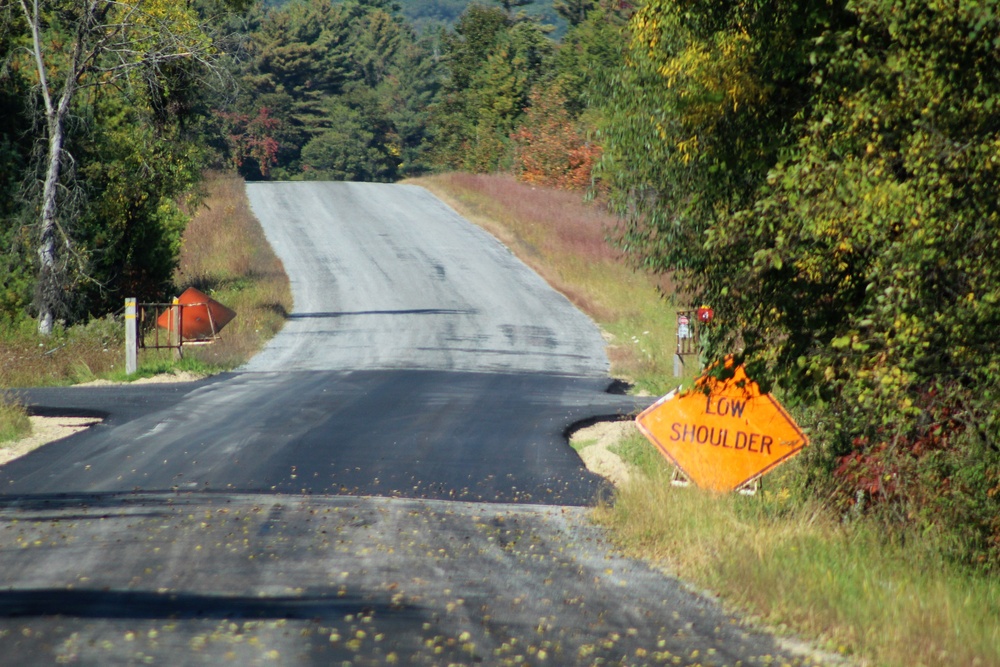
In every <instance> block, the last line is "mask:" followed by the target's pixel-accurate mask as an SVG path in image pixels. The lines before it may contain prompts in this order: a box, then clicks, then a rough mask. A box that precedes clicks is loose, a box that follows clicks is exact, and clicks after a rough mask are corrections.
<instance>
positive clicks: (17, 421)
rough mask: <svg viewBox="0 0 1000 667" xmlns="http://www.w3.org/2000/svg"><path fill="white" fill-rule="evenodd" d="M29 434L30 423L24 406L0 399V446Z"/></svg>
mask: <svg viewBox="0 0 1000 667" xmlns="http://www.w3.org/2000/svg"><path fill="white" fill-rule="evenodd" d="M30 434H31V421H30V420H29V419H28V413H27V411H25V409H24V406H23V405H21V404H20V403H18V402H17V401H14V400H10V399H7V398H2V397H0V445H2V444H3V443H7V442H11V441H13V440H17V439H19V438H23V437H25V436H27V435H30Z"/></svg>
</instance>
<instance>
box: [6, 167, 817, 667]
mask: <svg viewBox="0 0 1000 667" xmlns="http://www.w3.org/2000/svg"><path fill="white" fill-rule="evenodd" d="M248 193H249V195H250V199H251V202H252V205H253V207H254V210H255V212H256V213H257V215H258V217H260V219H261V222H262V224H263V225H264V227H265V230H266V232H267V235H268V239H269V240H270V241H271V243H272V244H273V245H274V247H275V249H276V250H277V251H278V253H279V256H281V258H282V260H283V261H284V262H285V265H286V269H287V271H288V273H289V276H290V277H291V279H292V286H293V292H294V297H295V307H294V309H293V312H292V313H290V314H289V320H288V325H287V326H286V328H285V330H284V331H283V332H282V333H281V334H280V335H279V336H278V337H277V338H275V339H274V341H273V343H272V344H271V345H270V346H269V347H268V348H267V349H266V350H265V351H264V352H263V353H262V354H261V355H259V356H258V357H256V358H255V359H254V360H253V361H252V362H251V363H250V364H248V366H247V367H246V368H244V369H241V370H240V372H237V373H233V374H229V375H226V376H223V377H219V378H214V379H212V380H210V381H206V382H201V383H193V384H189V385H183V386H173V387H152V386H148V387H142V388H140V387H129V388H120V387H110V388H91V389H79V388H78V389H72V388H71V389H45V390H41V389H40V390H32V391H30V392H27V393H26V396H27V398H28V399H29V400H30V401H31V402H32V403H33V404H34V405H36V406H39V409H40V410H45V411H48V412H49V413H50V414H54V413H55V414H57V413H60V412H76V411H83V412H87V413H90V414H94V413H100V414H107V415H108V419H107V421H106V422H105V424H104V425H101V426H98V427H95V428H93V429H91V430H90V431H89V432H87V433H85V434H81V435H78V436H74V437H72V438H69V439H67V440H64V441H62V442H59V443H54V444H52V445H50V446H48V447H45V448H43V449H42V450H39V451H37V452H35V453H33V454H32V455H30V456H28V457H25V458H24V459H22V460H19V461H15V462H13V463H11V464H9V465H7V466H4V467H3V468H0V564H2V565H3V567H2V568H0V655H2V656H4V657H3V658H0V662H4V661H6V663H7V664H33V663H34V664H51V663H55V662H60V663H73V662H74V661H75V662H76V663H78V664H94V665H103V664H213V665H216V664H219V663H228V662H233V663H242V664H295V665H298V664H306V665H311V664H316V665H327V664H333V663H334V662H336V663H338V664H339V663H341V662H344V661H348V662H350V663H351V664H430V665H437V664H441V665H444V664H560V665H561V664H581V665H590V664H619V663H622V664H633V663H634V664H647V663H650V664H655V663H658V662H659V663H664V662H666V663H668V664H690V665H694V664H702V665H722V664H729V665H733V664H736V663H737V661H740V660H741V661H742V664H746V665H749V664H770V661H771V660H773V659H782V660H786V659H787V661H788V662H801V661H798V660H796V659H794V658H788V657H786V656H785V655H784V654H783V652H782V651H781V650H779V649H778V648H777V647H776V646H775V644H774V641H773V640H772V639H771V638H769V637H767V636H765V635H761V634H757V633H753V632H748V631H746V630H745V629H743V628H742V627H740V625H739V623H738V621H737V620H736V619H734V618H732V617H730V616H727V615H726V614H724V613H722V612H721V611H720V610H719V609H718V608H717V607H716V606H715V605H714V604H713V603H711V602H709V601H706V600H705V599H703V598H701V597H699V596H696V595H693V594H691V593H689V592H687V591H686V590H685V589H684V588H683V587H682V586H680V585H679V584H678V583H677V582H676V581H674V580H672V579H670V578H668V577H665V576H663V575H661V574H659V573H657V572H655V571H653V570H651V569H649V568H648V567H646V566H644V565H642V564H641V563H636V562H633V561H629V560H626V559H622V558H619V557H617V556H615V555H614V553H613V550H612V549H611V548H610V546H609V545H608V544H607V543H606V541H605V537H604V536H603V534H602V533H601V531H599V530H597V529H596V528H594V527H593V526H591V525H590V524H589V523H588V521H587V518H586V509H585V506H586V505H588V504H590V503H592V502H594V501H595V499H596V498H597V497H598V496H599V495H600V494H601V493H602V482H601V480H599V479H598V478H596V477H595V476H594V475H592V474H590V473H589V472H587V471H586V470H585V469H584V468H583V467H582V465H581V464H580V461H579V459H578V457H577V456H576V454H575V453H574V452H572V450H571V449H570V448H569V447H568V446H567V445H566V442H565V438H564V432H565V431H566V429H568V428H569V427H570V426H571V425H572V424H574V423H576V422H578V421H581V420H586V419H588V418H592V417H594V416H598V415H613V414H616V413H622V412H627V411H629V410H631V409H634V408H635V407H636V403H635V401H634V399H631V398H629V397H624V396H615V395H611V394H608V393H606V392H605V391H604V390H605V388H606V387H607V386H608V384H609V378H608V377H607V360H606V358H605V357H604V354H603V349H602V341H601V338H600V334H599V332H598V331H597V329H596V328H595V327H594V326H593V324H591V323H590V322H589V321H588V320H587V319H586V318H585V317H583V316H582V315H581V314H580V313H578V312H577V311H576V310H575V309H573V308H572V307H571V306H570V305H569V304H568V303H567V302H566V300H565V299H563V298H562V297H561V296H559V295H558V294H555V293H554V292H552V291H551V290H550V289H548V288H547V287H546V286H545V284H544V283H543V282H542V281H541V280H540V279H539V278H538V277H537V276H535V275H534V274H533V273H532V272H530V271H529V270H527V269H526V268H525V267H524V266H523V265H522V264H521V263H520V262H518V261H517V260H516V259H515V258H513V257H512V256H511V255H510V254H509V253H508V252H507V251H506V250H505V249H504V248H503V247H502V246H501V245H499V244H498V243H496V241H494V240H493V239H492V238H490V237H488V236H486V235H484V234H483V233H482V232H480V231H479V230H477V229H475V228H474V227H472V226H471V225H469V224H468V223H466V222H465V221H463V220H462V219H461V218H459V217H458V216H457V215H455V213H453V212H452V211H451V210H450V209H448V208H447V207H445V206H444V205H443V204H441V203H440V202H438V201H437V200H436V199H434V198H433V197H431V196H430V195H429V194H427V193H426V192H425V191H423V190H421V189H418V188H412V187H405V186H389V185H371V184H343V183H331V184H324V183H308V184H307V183H297V184H254V185H251V186H249V187H248Z"/></svg>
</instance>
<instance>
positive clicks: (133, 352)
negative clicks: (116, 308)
mask: <svg viewBox="0 0 1000 667" xmlns="http://www.w3.org/2000/svg"><path fill="white" fill-rule="evenodd" d="M136 330H137V327H136V322H135V299H125V374H126V375H132V374H133V373H135V371H136V367H137V365H138V355H139V344H138V343H139V341H138V337H137V335H136V334H137V331H136Z"/></svg>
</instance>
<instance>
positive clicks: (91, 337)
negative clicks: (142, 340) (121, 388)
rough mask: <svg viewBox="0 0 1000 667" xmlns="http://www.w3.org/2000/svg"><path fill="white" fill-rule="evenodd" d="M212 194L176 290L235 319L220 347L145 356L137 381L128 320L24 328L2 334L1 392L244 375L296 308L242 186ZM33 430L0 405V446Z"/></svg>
mask: <svg viewBox="0 0 1000 667" xmlns="http://www.w3.org/2000/svg"><path fill="white" fill-rule="evenodd" d="M205 189H206V196H205V199H204V202H203V203H202V205H201V206H200V207H199V208H198V210H197V211H195V212H194V217H193V219H192V220H191V223H190V224H189V225H188V228H187V230H186V231H185V234H184V244H183V247H182V250H181V258H180V266H179V267H178V270H177V273H176V276H175V283H176V284H177V286H178V288H179V289H181V290H183V289H184V288H186V287H189V286H194V287H197V288H199V289H201V290H202V291H204V292H206V293H208V294H209V295H210V296H212V297H213V298H214V299H216V300H218V301H219V302H221V303H224V304H226V305H227V306H229V307H230V308H232V309H233V310H235V311H236V313H237V317H236V319H235V320H233V322H231V323H230V324H229V326H227V327H226V329H225V330H224V331H223V332H222V338H221V340H220V341H218V342H216V343H214V344H212V345H206V346H202V347H193V348H185V357H184V359H183V360H181V361H174V360H173V359H172V355H171V353H170V352H169V351H152V350H146V351H142V352H140V354H139V369H138V372H137V373H136V374H135V375H133V376H131V377H129V376H126V375H125V368H124V365H125V342H124V341H125V335H124V332H125V328H124V319H123V315H122V313H118V314H117V315H112V316H108V317H106V318H104V319H100V320H95V321H93V322H90V323H89V324H86V325H78V326H72V327H57V328H56V330H55V332H54V333H53V334H52V335H51V336H45V337H42V336H39V335H38V334H37V332H36V330H35V323H34V322H32V321H30V320H25V321H23V322H21V323H19V324H18V325H16V326H12V327H7V328H6V329H3V328H0V362H2V363H0V387H7V388H10V387H32V386H34V387H37V386H46V385H67V384H76V383H80V382H87V381H90V380H96V379H107V380H112V381H119V382H123V381H126V380H134V379H138V378H142V377H148V376H150V375H155V374H158V373H163V372H170V371H175V370H187V371H192V372H195V373H201V374H210V373H215V372H219V371H223V370H227V369H230V368H235V367H236V366H239V365H240V364H241V363H243V362H244V361H246V360H247V359H249V358H250V356H251V355H252V354H253V353H254V352H255V351H257V350H258V349H260V348H261V346H262V345H263V344H264V343H265V342H266V341H267V340H268V339H269V338H271V337H272V336H273V335H274V334H275V333H276V332H277V331H278V330H279V329H280V328H281V326H282V324H283V322H284V318H285V314H286V313H287V312H288V311H289V310H290V309H291V307H292V298H291V290H290V288H289V285H288V278H287V277H286V276H285V274H284V270H283V268H282V266H281V262H280V261H279V260H278V259H277V257H276V256H275V255H274V253H273V252H272V250H271V247H270V246H269V245H268V243H267V240H266V239H265V238H264V233H263V231H262V230H261V228H260V225H259V223H258V222H257V220H256V218H254V216H253V214H252V213H251V212H250V206H249V202H247V199H246V195H245V193H244V189H243V181H242V180H241V179H239V178H238V177H235V176H231V175H227V174H210V175H209V176H208V178H207V180H206V182H205ZM28 428H29V426H28V422H27V419H26V417H25V415H24V410H23V409H21V408H20V407H19V406H18V405H17V404H16V403H15V404H10V403H6V404H0V442H4V441H9V440H12V439H14V438H17V437H20V436H22V435H26V433H27V430H28Z"/></svg>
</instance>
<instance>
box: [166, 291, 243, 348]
mask: <svg viewBox="0 0 1000 667" xmlns="http://www.w3.org/2000/svg"><path fill="white" fill-rule="evenodd" d="M177 302H178V303H179V304H180V305H181V308H180V311H181V313H180V314H181V322H180V329H181V338H183V339H184V340H199V339H204V338H211V337H212V336H214V335H215V334H217V333H219V332H220V331H222V327H224V326H226V325H227V324H229V323H230V322H232V321H233V318H234V317H236V311H234V310H232V309H230V308H227V307H226V306H223V305H222V304H221V303H219V302H218V301H216V300H215V299H213V298H212V297H210V296H208V295H207V294H205V293H204V292H201V291H199V290H196V289H195V288H193V287H188V288H187V289H186V290H184V293H183V294H181V295H180V297H178V299H177ZM174 321H175V317H174V307H170V308H167V309H166V310H165V311H163V313H161V314H160V316H159V317H158V318H157V319H156V324H157V326H159V327H161V328H163V329H166V330H167V331H170V332H173V329H174Z"/></svg>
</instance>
